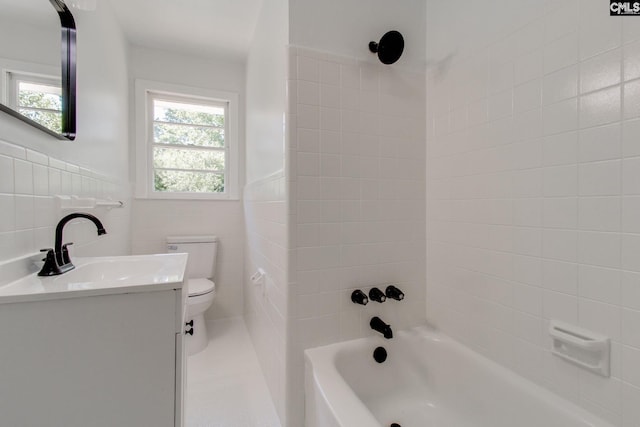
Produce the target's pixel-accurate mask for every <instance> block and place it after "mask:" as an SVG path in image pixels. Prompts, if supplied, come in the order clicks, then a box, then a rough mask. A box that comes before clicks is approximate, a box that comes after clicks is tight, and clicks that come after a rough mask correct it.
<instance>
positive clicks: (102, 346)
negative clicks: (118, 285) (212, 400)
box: [0, 291, 176, 427]
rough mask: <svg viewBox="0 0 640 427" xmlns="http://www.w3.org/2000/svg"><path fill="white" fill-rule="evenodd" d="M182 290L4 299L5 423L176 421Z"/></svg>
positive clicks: (60, 426) (159, 426)
mask: <svg viewBox="0 0 640 427" xmlns="http://www.w3.org/2000/svg"><path fill="white" fill-rule="evenodd" d="M175 310H176V305H175V296H174V291H159V292H146V293H132V294H120V295H108V296H97V297H87V298H75V299H67V300H53V301H44V302H33V303H19V304H5V305H0V343H2V344H1V345H0V424H1V425H6V426H24V427H30V426H33V427H41V426H47V427H87V426H92V427H102V426H104V427H113V426H119V427H129V426H130V427H141V426H154V427H165V426H166V427H172V426H174V421H175V406H174V405H175V368H176V364H175V362H176V360H175V359H176V350H175V343H176V342H175V337H176V335H175V322H176V320H175V316H176V312H175Z"/></svg>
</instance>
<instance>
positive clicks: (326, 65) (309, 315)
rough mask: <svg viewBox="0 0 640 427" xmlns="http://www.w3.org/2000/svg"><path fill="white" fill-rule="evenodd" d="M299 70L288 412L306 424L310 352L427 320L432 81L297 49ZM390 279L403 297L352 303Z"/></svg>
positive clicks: (295, 73) (294, 103) (293, 103)
mask: <svg viewBox="0 0 640 427" xmlns="http://www.w3.org/2000/svg"><path fill="white" fill-rule="evenodd" d="M290 62H291V64H292V67H290V75H289V82H288V85H289V94H290V97H289V104H290V107H289V109H290V113H291V114H290V117H291V118H292V119H293V120H291V121H290V123H291V126H290V129H289V130H290V138H289V141H290V144H289V146H288V150H289V158H290V160H291V161H290V163H289V165H288V166H289V168H288V179H289V186H290V193H289V202H290V209H289V219H288V226H289V233H290V239H289V242H290V243H289V244H290V248H291V254H290V258H289V280H290V285H289V297H290V298H291V305H290V307H291V313H290V316H291V319H292V320H291V322H292V326H291V331H292V332H291V333H290V334H291V337H290V339H291V343H290V345H289V351H290V359H289V362H288V375H289V381H290V382H289V384H290V390H291V393H290V394H289V398H290V401H289V403H288V404H289V405H291V407H293V408H298V409H296V410H295V412H296V413H295V414H293V416H292V423H293V424H292V425H301V423H302V411H301V408H303V407H304V402H303V400H302V396H303V394H302V390H303V380H304V378H303V368H304V365H303V363H304V361H303V351H302V350H303V349H305V348H309V347H315V346H320V345H325V344H329V343H332V342H336V341H341V340H347V339H353V338H359V337H363V336H367V335H370V334H374V333H375V332H373V331H371V329H370V327H369V320H370V319H371V317H372V316H375V315H379V316H380V317H381V318H382V319H383V320H384V321H385V322H387V323H390V324H391V326H392V328H394V329H396V330H398V329H403V328H406V327H408V326H411V325H415V324H417V323H420V322H421V321H423V320H424V310H425V303H424V295H425V287H424V280H425V271H424V264H425V263H424V260H425V203H424V200H425V195H424V194H425V169H424V159H425V135H424V113H425V109H424V108H425V107H424V106H425V104H424V97H425V84H424V72H423V71H418V72H415V71H410V70H403V69H401V68H399V67H397V66H394V67H388V66H383V65H381V64H376V63H373V62H371V63H370V62H364V61H357V60H355V59H352V58H346V57H342V56H336V55H333V54H330V53H325V52H319V51H312V50H309V49H303V48H299V47H290ZM503 104H504V100H503V99H498V100H496V105H497V106H498V108H502V109H504V105H503ZM391 283H394V284H396V285H397V286H398V287H399V288H400V289H402V290H403V291H404V292H405V294H406V299H405V300H404V301H402V302H396V301H393V300H389V301H388V302H385V303H384V304H379V303H375V302H371V303H370V304H368V305H367V306H366V307H363V306H357V305H355V304H353V303H352V302H351V299H350V295H351V292H352V291H353V290H355V289H362V290H363V291H365V292H368V291H369V289H371V288H372V287H374V286H378V287H380V288H381V289H382V290H384V288H385V287H386V286H387V285H388V284H391ZM297 421H299V423H296V422H297Z"/></svg>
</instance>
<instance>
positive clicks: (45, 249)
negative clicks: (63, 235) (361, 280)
mask: <svg viewBox="0 0 640 427" xmlns="http://www.w3.org/2000/svg"><path fill="white" fill-rule="evenodd" d="M40 252H46V253H47V255H46V256H49V252H53V248H44V249H40ZM46 260H47V258H46V257H45V258H42V261H46Z"/></svg>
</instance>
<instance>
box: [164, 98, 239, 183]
mask: <svg viewBox="0 0 640 427" xmlns="http://www.w3.org/2000/svg"><path fill="white" fill-rule="evenodd" d="M225 114H226V109H225V106H224V105H212V104H208V103H207V104H196V103H189V102H185V101H173V100H166V99H161V98H154V99H153V154H152V155H153V169H154V177H153V178H154V190H155V191H160V192H192V193H223V192H224V191H225V172H226V161H227V160H226V159H227V147H226V144H225Z"/></svg>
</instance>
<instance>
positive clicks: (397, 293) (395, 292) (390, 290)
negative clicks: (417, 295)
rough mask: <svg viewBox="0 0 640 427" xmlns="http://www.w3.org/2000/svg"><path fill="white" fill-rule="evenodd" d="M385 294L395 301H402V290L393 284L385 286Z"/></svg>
mask: <svg viewBox="0 0 640 427" xmlns="http://www.w3.org/2000/svg"><path fill="white" fill-rule="evenodd" d="M385 294H386V295H387V298H391V299H394V300H396V301H402V300H403V299H404V292H402V291H401V290H400V289H398V288H396V287H395V286H393V285H389V286H387V289H386V290H385Z"/></svg>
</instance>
